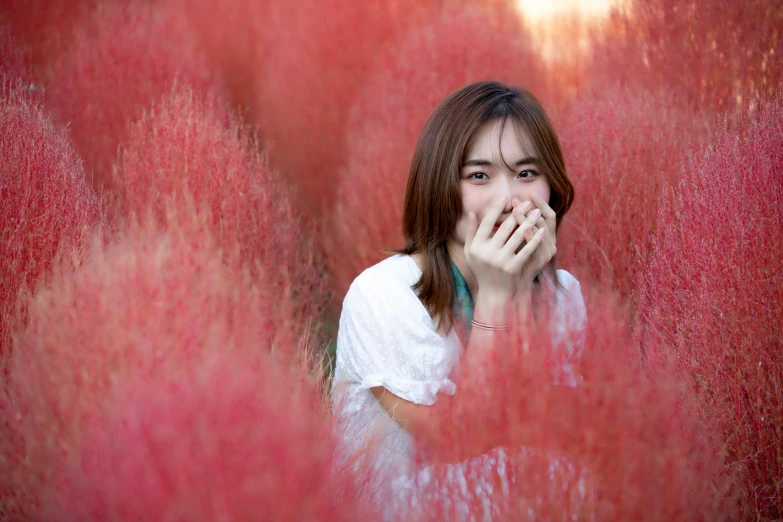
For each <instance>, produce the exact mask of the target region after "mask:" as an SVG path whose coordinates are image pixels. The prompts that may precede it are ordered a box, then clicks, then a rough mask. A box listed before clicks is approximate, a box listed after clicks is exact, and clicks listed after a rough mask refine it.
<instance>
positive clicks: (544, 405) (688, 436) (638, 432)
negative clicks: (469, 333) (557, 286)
mask: <svg viewBox="0 0 783 522" xmlns="http://www.w3.org/2000/svg"><path fill="white" fill-rule="evenodd" d="M589 309H590V312H589V314H588V317H589V321H588V323H587V329H586V331H585V332H584V333H583V334H581V335H582V336H583V340H584V358H583V360H582V364H581V368H580V370H579V372H581V374H582V375H583V376H584V381H583V382H581V383H579V384H577V386H576V387H573V388H572V387H568V386H561V385H554V384H553V380H552V376H553V372H557V369H558V368H560V366H561V364H562V363H563V361H564V360H566V359H564V356H565V355H567V353H568V351H567V349H568V345H567V344H565V343H575V342H578V339H579V338H580V335H575V336H570V335H567V336H565V337H562V338H556V339H555V342H554V343H553V342H552V340H551V339H552V337H551V336H550V335H549V333H548V332H547V331H545V330H544V329H539V330H538V331H537V332H536V334H533V335H529V334H528V336H527V339H528V341H527V342H524V341H522V340H520V339H519V337H517V338H516V339H517V340H516V341H514V342H512V343H510V344H505V345H500V346H497V347H495V348H494V349H493V350H494V353H493V354H492V355H489V356H488V358H487V359H485V361H484V364H483V365H481V366H480V368H478V371H480V372H481V375H482V376H483V377H481V376H479V377H477V376H476V375H477V368H476V367H473V368H468V369H467V370H465V372H464V373H463V371H462V369H460V370H458V372H457V374H456V376H457V377H456V378H457V381H456V382H457V394H456V395H455V396H454V398H453V399H452V400H451V406H450V408H449V409H448V410H441V412H442V413H443V415H442V416H438V417H437V420H433V422H432V423H431V426H432V429H431V430H428V431H427V432H426V433H424V434H423V435H421V436H420V438H419V439H418V440H419V444H420V446H419V447H420V448H421V449H422V451H423V452H424V453H430V454H434V455H438V454H445V453H446V452H444V449H445V448H451V449H452V451H455V450H456V451H457V452H465V454H468V452H471V451H473V452H475V453H473V454H474V455H475V454H478V452H477V449H478V448H483V451H486V449H488V448H491V447H493V446H494V447H497V446H503V447H502V448H501V449H492V450H491V451H489V452H488V453H485V454H483V455H482V456H481V457H479V458H474V459H472V460H470V461H469V462H468V463H467V464H460V465H458V466H454V465H440V464H438V465H434V466H432V467H430V468H428V469H426V470H425V471H423V472H422V474H420V475H419V476H418V481H419V482H418V483H417V486H418V487H419V488H420V489H419V493H418V497H414V498H416V500H417V501H418V504H419V508H420V509H423V510H424V511H425V512H426V513H427V515H428V516H427V519H430V520H449V519H453V518H454V517H455V514H456V513H460V512H462V513H465V512H467V513H470V514H473V515H477V516H481V514H482V513H483V512H484V511H485V510H487V509H489V510H491V512H492V514H493V516H494V517H495V519H498V520H640V521H645V520H648V521H658V520H672V521H675V520H681V521H694V520H700V521H704V522H707V521H718V520H725V521H729V520H734V519H735V517H736V512H735V507H736V504H735V501H734V497H733V491H732V482H731V477H730V476H728V475H727V474H726V473H725V472H724V471H725V470H724V468H723V466H722V460H721V457H720V454H719V451H718V450H719V448H720V439H719V438H717V437H715V436H714V431H713V430H712V428H711V427H710V425H709V423H705V422H702V420H701V419H699V418H698V415H694V411H695V409H694V400H693V394H692V392H690V391H689V390H688V389H686V388H685V387H683V386H681V385H680V383H679V382H678V378H677V377H676V375H675V374H674V373H672V372H670V371H669V370H670V367H669V366H668V365H667V363H666V362H665V361H664V360H656V361H655V364H648V365H644V364H642V362H641V360H640V354H639V351H638V346H637V345H636V344H635V343H634V341H633V337H632V336H631V335H630V333H629V330H630V329H629V327H628V323H627V320H626V319H625V315H626V314H625V313H623V312H621V311H620V310H619V309H618V308H617V307H616V306H615V305H613V304H612V302H611V301H609V300H607V299H604V298H595V299H594V300H592V304H591V305H590V307H589ZM539 324H545V323H539ZM561 342H562V343H563V344H561ZM572 362H573V361H572ZM576 362H577V363H578V357H577V361H576ZM579 366H580V365H579V364H577V367H579ZM579 372H578V373H579ZM554 375H557V373H554ZM466 376H470V377H466ZM441 400H443V396H441V398H439V401H441ZM479 451H482V450H479ZM460 468H461V469H460ZM458 477H462V479H460V478H458ZM460 482H461V483H462V484H460ZM405 502H407V499H403V503H405ZM460 519H464V518H460Z"/></svg>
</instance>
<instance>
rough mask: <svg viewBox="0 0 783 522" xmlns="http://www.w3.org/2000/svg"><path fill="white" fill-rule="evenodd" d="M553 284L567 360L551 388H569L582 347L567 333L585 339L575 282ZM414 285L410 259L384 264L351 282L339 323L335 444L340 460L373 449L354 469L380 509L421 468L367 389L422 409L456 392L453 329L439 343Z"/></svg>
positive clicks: (567, 278) (457, 347)
mask: <svg viewBox="0 0 783 522" xmlns="http://www.w3.org/2000/svg"><path fill="white" fill-rule="evenodd" d="M557 277H558V279H559V280H560V282H561V284H562V286H563V289H562V290H559V291H558V294H557V301H556V303H555V308H554V310H553V311H554V313H553V315H552V317H553V335H554V336H556V337H557V336H563V339H562V341H561V342H562V345H563V346H566V348H567V352H568V353H566V354H562V356H561V357H560V359H561V362H562V367H561V372H560V375H559V376H557V377H556V382H557V383H558V384H563V385H570V386H575V385H576V384H577V381H578V376H577V375H576V373H575V368H576V367H577V364H578V362H579V359H580V358H581V353H582V348H583V346H582V345H583V342H584V340H583V338H582V337H580V336H577V341H576V342H574V343H571V342H569V339H574V337H573V336H570V337H566V332H567V331H568V330H571V329H577V331H579V332H584V325H585V321H586V311H585V305H584V300H583V298H582V293H581V288H580V285H579V282H578V281H577V280H576V279H575V278H574V277H573V276H572V275H571V274H570V273H568V272H567V271H565V270H557ZM420 278H421V269H419V267H418V265H417V264H416V262H415V261H414V260H413V258H411V257H410V256H407V255H401V254H398V255H395V256H392V257H389V258H387V259H385V260H383V261H381V262H380V263H378V264H376V265H374V266H372V267H370V268H368V269H367V270H365V271H364V272H362V273H361V274H360V275H359V276H358V277H357V278H356V279H355V280H354V282H353V283H352V284H351V287H350V289H349V290H348V293H347V295H346V296H345V300H344V302H343V309H342V314H341V316H340V326H339V330H338V335H337V361H336V368H335V375H334V380H333V382H332V407H333V411H334V413H335V418H336V419H337V421H338V422H337V426H338V430H339V433H338V437H339V438H340V440H341V441H342V443H343V444H344V447H343V451H344V453H343V454H344V455H346V457H348V456H351V455H353V456H355V455H358V453H357V452H359V451H362V450H366V449H367V448H372V450H371V452H370V453H366V454H364V455H363V456H362V457H361V458H359V459H357V460H356V462H357V463H361V464H362V465H366V464H368V463H369V465H370V469H372V470H373V476H372V482H371V483H370V484H371V485H370V487H371V489H372V491H368V493H370V494H371V495H373V496H375V498H376V499H377V500H379V501H383V500H384V499H387V498H389V495H391V497H392V498H393V497H394V496H395V495H396V494H397V493H398V490H399V488H403V487H406V484H408V483H409V481H407V480H406V478H409V477H411V476H412V475H413V474H415V473H416V472H417V471H418V470H420V469H421V466H420V465H419V466H416V464H415V462H414V454H415V447H414V441H413V438H412V436H411V435H410V434H409V433H408V432H407V431H405V430H404V429H403V428H402V427H401V426H400V425H399V424H398V423H397V422H396V421H395V420H394V419H393V418H392V417H391V416H390V415H389V413H388V412H387V411H386V410H385V409H384V408H383V407H382V406H381V405H380V403H379V402H378V400H377V399H376V398H375V396H374V395H373V393H372V391H371V390H370V388H373V387H376V386H382V387H384V388H386V389H387V390H389V391H390V392H391V393H393V394H394V395H397V396H398V397H401V398H403V399H405V400H407V401H410V402H413V403H415V404H424V405H428V406H430V405H433V404H435V402H436V401H437V393H447V394H449V395H453V394H454V393H455V392H456V385H455V383H454V382H453V381H452V380H451V379H450V378H449V376H450V373H451V371H452V369H453V368H454V367H455V365H456V364H457V363H458V362H459V358H460V355H461V353H462V350H463V347H462V345H461V342H460V340H459V337H458V336H457V334H456V332H455V330H454V329H452V330H451V331H450V332H449V333H448V335H446V336H443V335H441V334H440V333H439V332H438V331H437V330H436V326H435V322H434V321H433V319H432V317H430V315H429V313H428V312H427V310H426V308H424V305H423V304H422V302H421V301H420V300H419V298H418V296H417V295H416V293H415V292H414V290H413V289H412V288H411V287H412V286H413V285H415V284H416V283H417V282H418V281H419V279H420ZM557 344H558V343H553V345H555V346H556V345H557ZM349 458H350V457H349ZM367 459H369V462H368V460H367Z"/></svg>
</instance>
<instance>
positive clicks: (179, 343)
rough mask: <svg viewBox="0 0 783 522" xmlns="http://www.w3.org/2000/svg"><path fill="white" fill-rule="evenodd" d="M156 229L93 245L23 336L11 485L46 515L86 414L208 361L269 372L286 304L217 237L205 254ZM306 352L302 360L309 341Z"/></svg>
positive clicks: (205, 241) (15, 376) (38, 303)
mask: <svg viewBox="0 0 783 522" xmlns="http://www.w3.org/2000/svg"><path fill="white" fill-rule="evenodd" d="M155 230H156V228H155V227H152V226H146V227H135V228H133V229H131V230H130V231H129V232H127V234H126V235H125V236H124V238H123V240H122V241H120V242H118V243H117V244H115V245H110V246H109V247H101V246H100V245H99V244H96V245H95V246H94V247H93V249H92V250H91V252H90V255H89V258H88V260H87V261H85V263H84V264H83V265H82V266H81V267H80V268H78V269H77V270H70V269H63V270H62V271H61V272H59V273H58V274H57V275H56V277H55V278H54V280H53V282H52V285H51V289H50V290H44V291H41V292H39V293H38V294H36V295H35V296H34V298H33V299H32V301H31V302H30V304H29V307H30V313H29V316H30V318H29V325H28V327H27V328H26V329H24V330H23V331H20V332H18V334H17V336H16V341H15V345H14V351H13V353H12V355H11V360H10V363H9V364H8V370H9V376H10V382H9V389H10V396H11V402H10V404H12V405H13V408H12V409H11V410H10V411H8V417H9V418H11V419H13V420H14V426H15V429H16V432H17V433H18V435H19V436H20V437H22V439H23V440H24V443H25V454H24V458H23V459H22V462H23V465H22V466H21V467H20V468H18V469H15V470H12V475H11V476H12V480H14V481H15V484H16V486H15V487H16V489H17V491H22V492H27V493H28V494H29V495H33V496H36V497H38V498H42V499H43V500H42V503H41V505H42V506H43V508H44V509H48V507H49V506H50V505H51V504H50V502H49V501H50V499H49V497H48V496H47V495H48V492H49V491H50V490H51V488H52V487H53V484H54V483H53V480H54V478H53V477H56V476H58V474H59V473H60V472H61V471H62V467H63V466H64V465H65V460H64V459H67V458H68V457H69V456H72V455H76V454H78V451H80V448H81V447H82V446H81V443H82V441H83V437H84V433H85V429H86V428H87V426H88V424H87V420H88V417H87V416H88V415H101V414H103V413H104V412H106V411H107V410H106V408H108V406H107V404H109V402H108V401H110V400H111V399H112V397H113V396H114V391H115V390H116V389H124V387H125V386H126V385H129V383H131V382H140V381H138V379H142V380H143V379H148V378H149V379H154V378H155V376H160V375H176V372H177V371H180V370H182V369H187V368H190V367H191V365H193V364H196V361H200V360H202V359H203V358H205V357H220V356H226V357H229V356H236V357H239V358H240V360H241V362H242V364H243V365H244V367H245V368H246V369H247V370H248V371H256V372H258V371H261V369H262V368H263V367H264V365H266V364H268V363H267V360H268V357H269V352H270V350H271V349H272V345H273V343H274V342H276V341H275V339H274V330H273V327H274V326H276V325H275V324H274V323H272V322H271V321H269V320H268V317H270V316H272V314H271V311H272V310H273V309H274V308H275V307H276V306H277V303H276V302H274V301H272V300H270V299H268V298H267V296H266V295H264V290H265V289H264V288H263V287H260V286H259V285H257V284H254V282H253V281H252V280H251V279H250V277H249V275H248V274H247V273H243V272H241V271H239V270H237V269H234V268H231V267H228V266H227V265H226V264H225V263H224V262H223V261H222V260H221V258H220V255H219V251H218V250H217V247H216V246H215V245H214V242H213V241H211V238H210V236H209V234H207V233H205V234H203V235H202V238H201V239H202V240H201V241H200V244H198V245H196V244H194V242H193V241H192V240H191V238H189V237H188V236H187V235H186V233H185V232H184V231H178V230H177V229H176V228H175V227H169V228H168V230H167V232H166V233H163V234H160V233H157V232H155ZM299 342H301V344H302V346H301V349H303V350H304V349H305V348H306V342H307V339H304V338H303V339H300V340H299ZM302 379H305V376H302ZM308 381H309V379H308ZM213 382H214V381H213ZM243 382H244V381H243ZM317 384H318V382H317V381H316V382H310V384H308V386H312V385H317ZM118 387H119V388H118ZM202 393H203V392H202ZM195 404H196V403H194V405H195ZM215 404H216V405H217V404H218V403H215Z"/></svg>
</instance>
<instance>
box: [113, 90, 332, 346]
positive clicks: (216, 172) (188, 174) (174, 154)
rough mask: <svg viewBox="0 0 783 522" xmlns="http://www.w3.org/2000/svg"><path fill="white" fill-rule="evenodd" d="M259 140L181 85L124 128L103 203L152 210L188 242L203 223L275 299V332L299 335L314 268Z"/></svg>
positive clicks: (319, 296) (313, 291)
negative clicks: (124, 138) (186, 236)
mask: <svg viewBox="0 0 783 522" xmlns="http://www.w3.org/2000/svg"><path fill="white" fill-rule="evenodd" d="M258 147H259V146H258V143H257V140H256V138H255V136H254V134H253V133H252V132H251V130H250V129H249V128H247V127H245V126H243V125H241V124H240V122H239V121H238V119H237V118H236V117H235V116H234V115H233V114H232V113H231V111H230V110H229V108H228V107H227V106H225V105H224V104H223V103H221V102H220V100H218V99H217V98H216V97H214V96H212V95H203V94H200V93H198V92H194V91H193V90H192V89H191V88H189V87H184V86H180V87H178V88H176V89H175V90H174V91H173V92H172V93H171V94H170V95H168V96H167V97H166V98H165V99H164V100H161V102H160V103H157V104H154V106H153V107H152V108H151V109H150V110H149V111H147V112H146V113H145V114H144V115H143V116H142V117H141V118H140V119H139V121H137V122H136V123H134V124H132V125H131V126H130V128H129V131H128V136H127V142H126V146H124V147H123V148H122V150H121V151H120V156H119V158H118V161H117V163H116V165H115V169H114V179H113V182H112V184H113V185H114V187H115V189H114V192H115V195H114V197H113V198H112V201H113V205H112V206H113V208H114V209H115V212H116V214H117V215H118V216H119V217H120V218H122V217H123V216H124V217H126V218H127V217H131V216H145V215H146V213H147V212H151V213H152V215H153V216H154V219H155V220H156V222H157V223H158V224H159V225H160V226H168V224H170V223H172V222H174V223H176V226H177V227H180V228H182V229H184V230H187V232H188V233H189V235H190V237H191V239H192V240H193V241H200V235H201V233H202V231H204V230H206V231H207V233H209V234H210V235H212V236H213V237H214V238H215V239H216V241H217V245H218V247H219V248H220V249H221V250H222V252H223V258H224V259H225V260H227V261H228V262H229V263H230V264H231V265H232V266H237V267H239V266H245V267H248V268H250V269H251V274H252V275H251V277H253V279H254V280H256V281H257V282H259V284H263V286H264V289H265V290H264V293H265V296H266V298H267V299H269V300H270V301H272V302H274V303H276V305H275V307H274V309H269V310H266V312H265V313H266V317H267V319H268V320H269V321H271V322H273V323H277V324H278V325H279V328H277V329H278V330H279V332H280V334H281V335H283V334H286V335H287V334H289V333H290V334H292V335H294V336H295V337H298V336H299V335H300V334H301V330H302V328H304V327H305V325H306V324H307V323H308V322H311V323H314V324H313V326H317V323H318V320H319V314H320V313H321V309H322V308H323V306H324V302H325V300H326V296H325V284H323V283H322V281H323V276H322V268H321V267H320V266H318V265H317V264H316V259H315V255H314V252H313V249H312V247H311V244H312V237H311V234H312V232H311V231H310V230H309V228H308V227H305V226H304V225H302V224H301V222H300V220H299V219H298V216H296V215H294V212H293V210H292V209H291V207H290V205H289V200H288V197H287V194H286V192H285V191H284V190H283V189H282V188H281V187H280V186H279V183H278V177H277V175H276V174H275V173H273V172H271V171H270V170H269V167H268V165H267V161H266V158H265V157H263V156H262V155H261V154H260V153H259V151H258ZM197 216H198V217H197ZM262 280H263V283H261V281H262ZM292 320H296V321H297V322H298V325H297V326H296V327H295V326H294V325H292V324H290V323H291V321H292ZM284 325H285V326H284ZM287 328H292V331H287ZM290 346H291V343H290V342H285V341H282V339H281V346H280V351H281V352H282V353H283V355H284V356H285V357H286V358H287V359H292V358H293V357H295V356H297V355H298V354H297V353H289V352H288V351H287V350H288V348H289V347H290Z"/></svg>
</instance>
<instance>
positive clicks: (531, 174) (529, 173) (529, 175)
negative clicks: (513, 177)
mask: <svg viewBox="0 0 783 522" xmlns="http://www.w3.org/2000/svg"><path fill="white" fill-rule="evenodd" d="M519 176H520V177H522V178H534V177H535V176H536V171H535V170H523V171H522V172H520V173H519Z"/></svg>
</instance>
